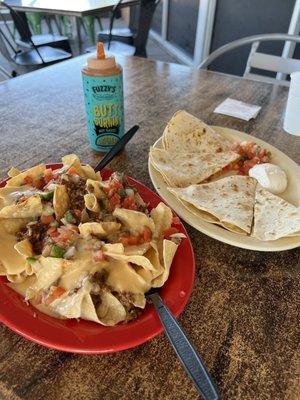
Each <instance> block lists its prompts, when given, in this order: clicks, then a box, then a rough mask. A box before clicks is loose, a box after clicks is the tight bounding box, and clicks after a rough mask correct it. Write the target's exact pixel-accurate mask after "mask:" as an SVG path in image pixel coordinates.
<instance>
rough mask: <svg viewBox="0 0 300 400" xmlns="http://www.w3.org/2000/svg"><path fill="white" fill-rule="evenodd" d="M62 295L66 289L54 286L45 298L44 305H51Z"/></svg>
mask: <svg viewBox="0 0 300 400" xmlns="http://www.w3.org/2000/svg"><path fill="white" fill-rule="evenodd" d="M64 293H66V289H64V288H63V287H61V286H56V287H55V288H54V289H53V290H52V292H51V293H50V294H49V295H48V296H47V297H46V299H45V301H44V304H45V305H46V306H47V305H49V304H51V303H53V301H54V300H56V299H58V298H59V297H61V296H62V295H63V294H64Z"/></svg>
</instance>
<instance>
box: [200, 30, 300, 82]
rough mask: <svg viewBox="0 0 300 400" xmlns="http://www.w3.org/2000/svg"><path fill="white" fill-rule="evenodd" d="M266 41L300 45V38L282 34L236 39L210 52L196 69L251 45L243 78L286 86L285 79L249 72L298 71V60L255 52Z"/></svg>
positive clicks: (299, 66) (286, 72)
mask: <svg viewBox="0 0 300 400" xmlns="http://www.w3.org/2000/svg"><path fill="white" fill-rule="evenodd" d="M267 41H283V42H288V41H290V42H294V43H300V36H293V35H288V34H282V33H270V34H265V35H254V36H249V37H245V38H242V39H238V40H235V41H233V42H230V43H227V44H225V45H224V46H222V47H220V48H219V49H217V50H215V51H214V52H212V53H211V54H210V55H209V56H208V57H207V58H206V59H205V60H204V61H202V63H201V64H200V65H199V66H198V68H201V69H205V68H207V67H208V66H209V65H210V64H211V63H212V62H213V61H214V60H215V59H216V58H218V57H220V56H221V55H223V54H225V53H227V52H228V51H231V50H233V49H236V48H238V47H241V46H244V45H247V44H252V46H251V50H250V53H249V57H248V61H247V65H246V68H245V71H244V75H243V76H244V77H245V78H249V79H253V80H258V81H262V82H269V83H276V84H281V85H284V86H288V85H289V81H286V80H285V79H276V78H272V77H269V76H265V75H260V74H259V73H253V72H251V71H252V69H253V68H255V69H259V70H263V71H269V72H277V73H282V74H290V73H292V72H295V71H300V60H297V59H293V58H283V57H280V56H274V55H271V54H266V53H262V52H258V51H257V50H258V47H259V45H260V44H261V43H262V42H267Z"/></svg>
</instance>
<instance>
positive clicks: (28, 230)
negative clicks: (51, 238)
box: [17, 221, 49, 254]
mask: <svg viewBox="0 0 300 400" xmlns="http://www.w3.org/2000/svg"><path fill="white" fill-rule="evenodd" d="M48 228H49V227H48V226H47V225H44V224H42V223H41V222H40V221H36V222H35V221H34V222H29V223H28V224H27V225H26V227H25V228H24V229H23V230H22V231H20V232H19V233H18V234H17V237H18V240H24V239H28V240H29V241H30V243H31V244H32V248H33V251H34V253H35V254H42V251H43V244H44V243H43V242H44V238H45V236H46V232H47V229H48Z"/></svg>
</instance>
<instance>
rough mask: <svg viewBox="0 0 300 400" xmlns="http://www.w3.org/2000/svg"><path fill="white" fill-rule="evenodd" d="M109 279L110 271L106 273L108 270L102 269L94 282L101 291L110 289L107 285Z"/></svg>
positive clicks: (97, 273)
mask: <svg viewBox="0 0 300 400" xmlns="http://www.w3.org/2000/svg"><path fill="white" fill-rule="evenodd" d="M107 278H108V271H106V269H102V270H101V271H99V272H96V273H95V274H94V275H93V282H95V283H97V284H98V285H99V287H100V289H109V287H108V285H107V284H106V281H107Z"/></svg>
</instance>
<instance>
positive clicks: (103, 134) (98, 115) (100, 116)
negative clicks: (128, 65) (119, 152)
mask: <svg viewBox="0 0 300 400" xmlns="http://www.w3.org/2000/svg"><path fill="white" fill-rule="evenodd" d="M81 72H82V79H83V90H84V99H85V108H86V116H87V128H88V138H89V142H90V146H91V148H92V149H93V150H96V151H98V152H101V153H106V152H108V151H109V150H110V149H111V148H112V146H113V145H115V144H116V143H117V142H118V141H119V140H120V138H121V137H122V136H123V135H124V99H123V71H122V67H121V66H120V65H119V64H117V63H116V60H115V57H106V56H105V51H104V46H103V43H101V42H99V43H97V54H96V56H92V57H89V58H88V59H87V65H86V66H84V67H83V68H82V71H81Z"/></svg>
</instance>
